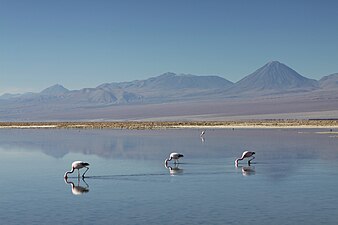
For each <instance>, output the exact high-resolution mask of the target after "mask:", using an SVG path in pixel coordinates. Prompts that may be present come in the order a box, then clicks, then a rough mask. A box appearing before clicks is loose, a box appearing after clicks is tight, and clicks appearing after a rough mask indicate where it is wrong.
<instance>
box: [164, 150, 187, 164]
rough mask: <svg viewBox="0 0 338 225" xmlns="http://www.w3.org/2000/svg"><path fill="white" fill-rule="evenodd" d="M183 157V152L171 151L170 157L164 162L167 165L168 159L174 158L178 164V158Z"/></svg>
mask: <svg viewBox="0 0 338 225" xmlns="http://www.w3.org/2000/svg"><path fill="white" fill-rule="evenodd" d="M182 157H183V155H182V154H180V153H176V152H172V153H170V155H169V158H168V159H166V160H165V161H164V163H165V164H166V165H167V164H168V161H171V160H172V159H173V160H174V163H175V164H176V163H179V162H178V159H179V158H182Z"/></svg>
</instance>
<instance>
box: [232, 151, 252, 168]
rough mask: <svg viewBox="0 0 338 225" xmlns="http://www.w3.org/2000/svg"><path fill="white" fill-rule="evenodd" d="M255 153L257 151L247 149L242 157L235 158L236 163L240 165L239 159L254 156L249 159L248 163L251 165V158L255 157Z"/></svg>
mask: <svg viewBox="0 0 338 225" xmlns="http://www.w3.org/2000/svg"><path fill="white" fill-rule="evenodd" d="M254 154H255V152H250V151H245V152H243V154H242V157H241V158H238V159H236V160H235V164H236V165H238V161H240V160H243V159H245V158H249V157H252V158H251V159H250V160H249V161H248V164H249V165H250V162H251V160H253V159H254V158H255V156H253V155H254Z"/></svg>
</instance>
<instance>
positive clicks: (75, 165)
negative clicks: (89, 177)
mask: <svg viewBox="0 0 338 225" xmlns="http://www.w3.org/2000/svg"><path fill="white" fill-rule="evenodd" d="M87 166H89V163H87V162H83V161H74V162H73V163H72V170H71V171H67V172H66V173H65V176H64V178H65V179H67V178H68V174H69V173H73V172H74V170H76V169H77V174H78V177H80V169H82V168H87V169H86V171H85V172H84V173H83V174H82V177H84V175H85V174H86V172H87V171H88V170H89V167H87Z"/></svg>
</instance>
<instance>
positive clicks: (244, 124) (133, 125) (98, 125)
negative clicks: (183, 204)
mask: <svg viewBox="0 0 338 225" xmlns="http://www.w3.org/2000/svg"><path fill="white" fill-rule="evenodd" d="M0 128H2V129H5V128H7V129H10V128H17V129H18V128H22V129H25V128H31V129H38V128H44V129H47V128H49V129H55V128H67V129H180V128H181V129H183V128H186V129H232V128H236V129H241V128H259V129H263V128H269V129H272V128H278V129H282V128H328V129H338V120H251V121H214V122H213V121H171V122H169V121H166V122H160V121H156V122H154V121H143V122H139V121H125V122H111V121H109V122H108V121H107V122H0Z"/></svg>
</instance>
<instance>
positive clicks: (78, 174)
mask: <svg viewBox="0 0 338 225" xmlns="http://www.w3.org/2000/svg"><path fill="white" fill-rule="evenodd" d="M77 177H78V178H80V170H79V169H77Z"/></svg>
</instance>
